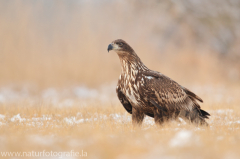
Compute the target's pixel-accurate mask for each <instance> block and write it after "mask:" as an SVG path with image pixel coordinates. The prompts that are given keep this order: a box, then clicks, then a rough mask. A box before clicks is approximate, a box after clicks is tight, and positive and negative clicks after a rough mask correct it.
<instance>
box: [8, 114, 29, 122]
mask: <svg viewBox="0 0 240 159" xmlns="http://www.w3.org/2000/svg"><path fill="white" fill-rule="evenodd" d="M10 120H11V121H12V122H15V121H19V122H22V121H26V119H25V118H21V116H20V114H17V115H15V116H13V117H12V118H11V119H10Z"/></svg>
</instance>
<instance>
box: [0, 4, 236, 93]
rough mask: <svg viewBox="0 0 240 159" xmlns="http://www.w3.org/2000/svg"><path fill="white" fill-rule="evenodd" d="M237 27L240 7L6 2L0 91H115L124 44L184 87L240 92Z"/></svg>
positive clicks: (0, 31) (1, 11)
mask: <svg viewBox="0 0 240 159" xmlns="http://www.w3.org/2000/svg"><path fill="white" fill-rule="evenodd" d="M239 28H240V1H239V0H178V1H160V0H153V1H143V0H140V1H137V0H132V1H126V0H116V1H113V0H51V1H49V0H38V1H32V0H22V1H18V0H11V1H9V0H1V1H0V86H6V85H26V84H28V85H33V86H35V87H37V88H38V89H45V88H48V87H68V86H75V85H85V86H87V87H94V88H95V87H98V86H100V85H103V84H109V83H114V85H115V84H116V82H117V79H118V77H119V75H120V62H119V59H118V56H117V55H116V53H114V52H110V53H108V52H107V46H108V44H109V43H111V42H112V41H113V40H115V39H119V38H121V39H124V40H125V41H127V42H128V43H129V44H130V45H131V46H132V47H133V48H134V50H135V51H136V53H137V54H138V55H139V56H140V58H141V59H142V61H143V62H144V63H145V64H146V66H148V67H149V68H150V69H153V70H157V71H159V72H162V73H164V74H165V75H167V76H169V77H171V78H172V79H174V80H175V81H177V82H179V83H180V84H182V85H189V84H214V85H216V84H217V85H236V84H237V85H238V84H239V83H240V45H239V43H240V29H239Z"/></svg>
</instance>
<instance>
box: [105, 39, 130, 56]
mask: <svg viewBox="0 0 240 159" xmlns="http://www.w3.org/2000/svg"><path fill="white" fill-rule="evenodd" d="M111 50H114V51H115V52H117V53H118V54H124V53H130V54H131V53H133V52H134V51H133V49H132V48H131V46H129V45H128V43H126V42H125V41H124V40H122V39H117V40H114V41H113V42H112V43H111V44H109V45H108V52H109V51H111Z"/></svg>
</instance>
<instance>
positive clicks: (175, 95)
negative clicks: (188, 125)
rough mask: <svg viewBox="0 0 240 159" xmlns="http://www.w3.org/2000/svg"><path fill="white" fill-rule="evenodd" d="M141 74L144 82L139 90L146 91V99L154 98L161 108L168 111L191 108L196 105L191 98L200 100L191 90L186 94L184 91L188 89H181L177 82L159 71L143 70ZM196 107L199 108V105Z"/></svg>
mask: <svg viewBox="0 0 240 159" xmlns="http://www.w3.org/2000/svg"><path fill="white" fill-rule="evenodd" d="M142 75H143V78H144V79H145V80H144V82H145V83H144V85H142V86H141V87H142V88H141V89H142V91H141V92H148V93H147V95H148V99H149V100H154V101H155V102H156V103H157V104H158V105H159V106H160V107H161V108H163V107H164V108H165V109H167V110H169V111H174V110H180V109H185V110H192V109H193V108H195V107H196V106H197V105H195V102H193V101H192V98H196V99H198V100H201V98H199V97H198V96H196V95H195V94H194V93H192V92H191V93H192V94H191V93H189V94H190V95H188V93H186V91H187V92H190V91H189V90H187V89H183V87H182V86H180V85H179V84H178V83H177V82H175V81H173V80H172V79H170V78H169V77H166V76H165V75H163V74H161V73H159V72H156V71H145V72H142ZM150 77H152V78H150ZM193 94H194V95H193ZM196 103H197V102H196ZM197 107H198V108H200V106H199V105H198V106H197Z"/></svg>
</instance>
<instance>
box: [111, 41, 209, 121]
mask: <svg viewBox="0 0 240 159" xmlns="http://www.w3.org/2000/svg"><path fill="white" fill-rule="evenodd" d="M110 50H114V51H115V52H116V53H117V54H118V56H119V59H120V63H121V67H122V72H121V75H120V77H119V80H118V85H117V89H116V92H117V95H118V98H119V100H120V102H121V103H122V105H123V106H124V108H125V109H126V110H127V112H129V113H130V114H132V122H133V124H134V125H136V124H137V125H138V124H141V123H142V121H143V119H144V116H145V115H148V116H150V117H153V118H154V120H155V123H158V124H162V123H163V122H164V121H167V120H170V119H177V118H178V117H181V118H184V119H187V120H189V121H190V122H192V123H196V124H198V125H208V124H207V122H206V121H205V119H206V118H208V116H210V114H209V113H207V112H206V111H204V110H202V109H201V108H200V105H199V104H198V102H197V101H200V102H203V101H202V99H201V98H200V97H198V96H197V95H196V94H194V93H193V92H191V91H190V90H188V89H187V88H185V87H183V86H181V85H179V84H178V83H177V82H175V81H173V80H172V79H170V78H169V77H167V76H165V75H163V74H162V73H159V72H156V71H152V70H150V69H148V68H147V67H146V66H145V65H144V64H143V63H142V61H141V59H140V58H139V57H138V56H137V54H136V53H135V51H134V50H133V49H132V48H131V46H129V45H128V44H127V43H126V42H125V41H123V40H121V39H118V40H115V41H113V42H112V43H111V44H109V46H108V51H110Z"/></svg>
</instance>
